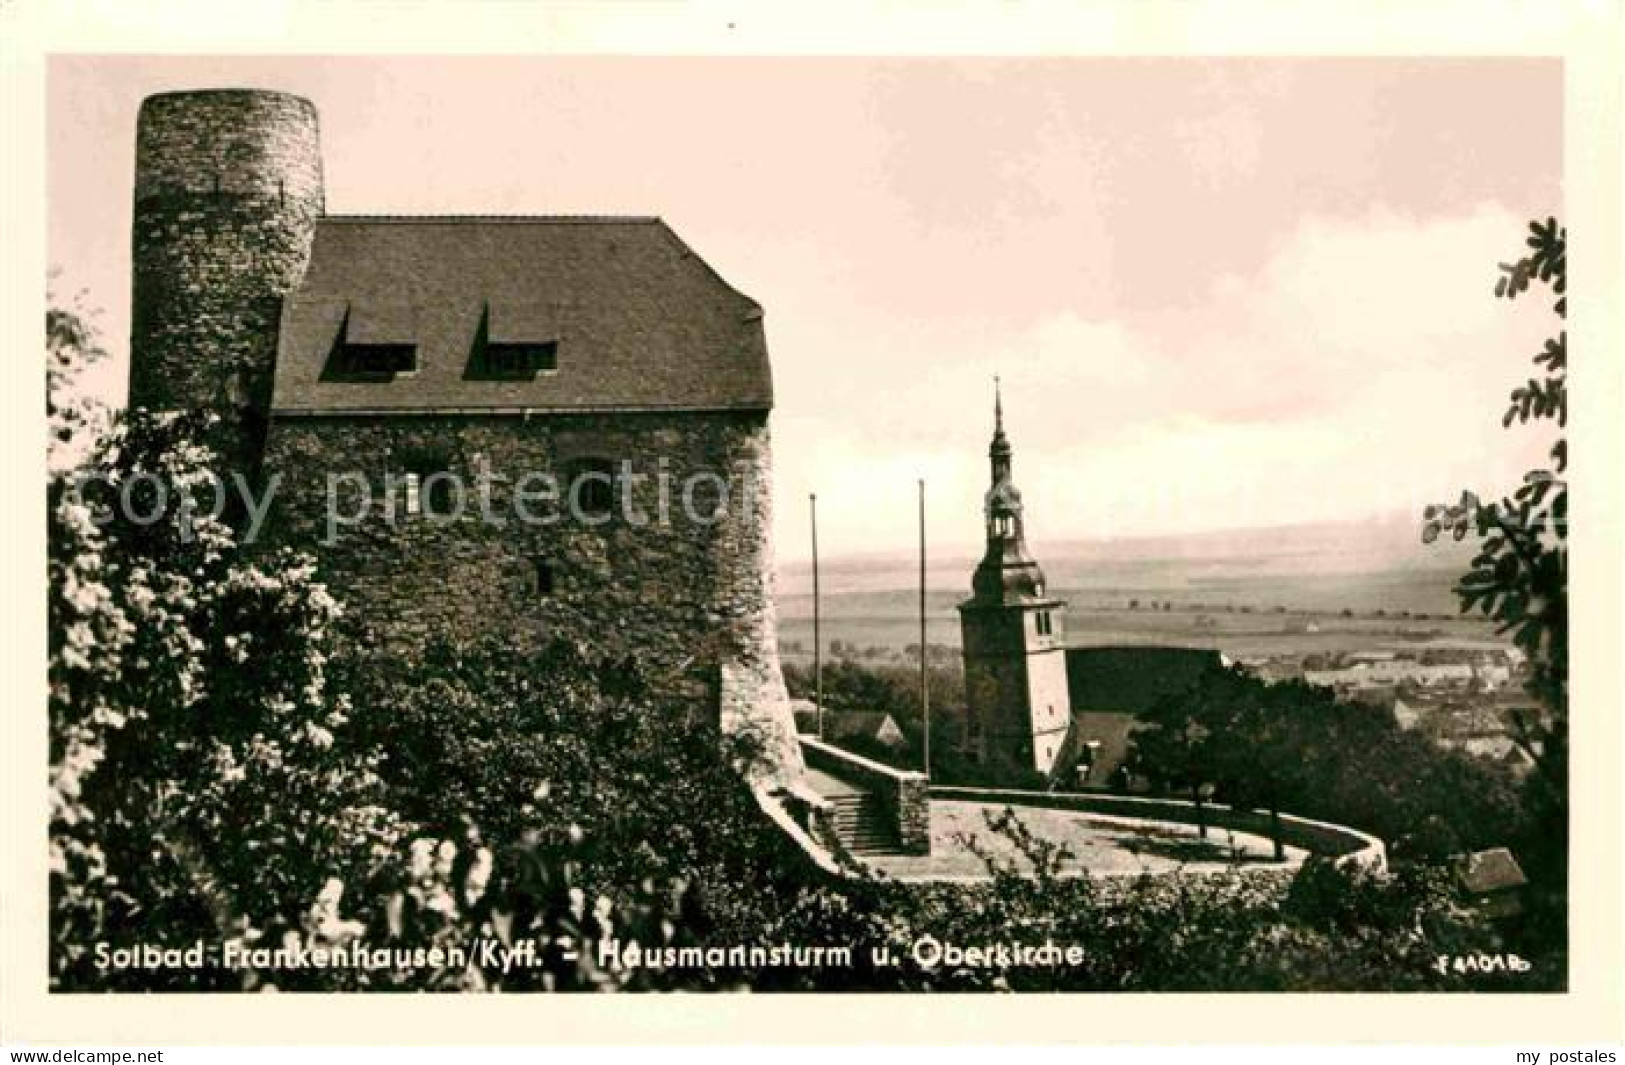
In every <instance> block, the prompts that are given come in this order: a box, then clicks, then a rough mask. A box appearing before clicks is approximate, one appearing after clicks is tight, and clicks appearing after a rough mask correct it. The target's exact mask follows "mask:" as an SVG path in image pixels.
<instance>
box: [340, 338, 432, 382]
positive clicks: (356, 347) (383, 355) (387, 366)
mask: <svg viewBox="0 0 1625 1065" xmlns="http://www.w3.org/2000/svg"><path fill="white" fill-rule="evenodd" d="M415 369H417V349H416V348H414V347H413V346H412V345H411V344H342V345H340V347H339V349H338V351H337V352H336V357H335V358H334V360H333V372H334V374H336V375H337V376H340V377H344V378H349V379H355V380H369V379H385V380H387V379H389V378H392V377H394V376H395V375H396V374H398V373H411V372H412V371H413V370H415Z"/></svg>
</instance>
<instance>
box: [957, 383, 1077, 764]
mask: <svg viewBox="0 0 1625 1065" xmlns="http://www.w3.org/2000/svg"><path fill="white" fill-rule="evenodd" d="M993 419H994V429H993V444H992V446H991V447H990V448H989V451H988V457H989V459H990V460H991V464H992V478H991V482H992V483H991V485H990V487H989V488H988V491H987V496H986V500H985V506H984V517H985V520H986V523H987V549H986V551H985V552H984V553H983V555H982V561H981V563H980V564H978V565H977V567H976V574H975V576H974V577H973V578H972V581H971V588H972V591H973V593H974V594H972V596H971V598H969V599H967V600H965V601H964V602H963V603H961V604H960V605H959V623H960V630H961V633H962V636H963V642H964V655H965V699H966V704H967V706H966V709H967V713H966V735H965V746H966V749H967V751H968V752H969V754H970V756H971V757H972V758H973V759H976V760H977V761H979V762H981V763H982V764H983V765H985V766H987V768H988V770H989V771H990V773H993V774H1006V775H1008V774H1012V773H1013V774H1017V775H1030V774H1032V773H1035V772H1036V773H1041V774H1046V775H1047V774H1048V773H1049V772H1050V771H1051V769H1053V768H1054V765H1055V761H1056V758H1057V756H1058V755H1059V754H1060V753H1061V747H1062V744H1063V742H1064V741H1065V739H1066V735H1067V731H1068V729H1069V728H1070V725H1071V719H1072V710H1071V700H1070V698H1069V697H1068V694H1067V677H1066V641H1065V638H1064V636H1065V629H1064V625H1063V613H1064V610H1065V606H1066V604H1065V603H1063V602H1062V601H1061V600H1059V599H1055V598H1053V597H1051V596H1049V595H1048V594H1047V593H1046V590H1045V586H1044V573H1043V571H1042V570H1040V569H1039V568H1038V563H1037V562H1036V561H1035V560H1034V559H1033V557H1032V555H1031V554H1029V553H1028V551H1027V544H1026V541H1025V539H1024V534H1023V530H1022V504H1021V493H1020V492H1019V491H1017V489H1016V486H1015V483H1014V482H1013V481H1012V480H1011V477H1010V457H1011V450H1010V441H1009V439H1008V438H1006V437H1005V435H1004V405H1003V401H1002V398H1001V397H1000V396H999V394H998V391H997V386H996V383H995V391H994V400H993Z"/></svg>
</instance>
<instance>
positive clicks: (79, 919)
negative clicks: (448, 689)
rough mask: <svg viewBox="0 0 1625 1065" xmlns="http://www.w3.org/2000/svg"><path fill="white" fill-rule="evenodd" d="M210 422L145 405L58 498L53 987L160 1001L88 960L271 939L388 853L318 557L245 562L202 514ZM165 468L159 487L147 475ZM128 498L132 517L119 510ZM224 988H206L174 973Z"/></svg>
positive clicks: (53, 618)
mask: <svg viewBox="0 0 1625 1065" xmlns="http://www.w3.org/2000/svg"><path fill="white" fill-rule="evenodd" d="M196 422H197V419H189V418H157V417H153V416H149V415H146V414H144V413H141V412H134V413H131V414H129V415H127V416H125V417H124V418H122V419H121V420H120V422H119V423H118V424H117V426H116V428H115V429H114V431H113V432H112V433H111V435H109V436H108V437H107V438H106V439H105V441H104V442H103V443H102V444H101V446H100V447H98V448H96V449H95V450H94V452H93V453H92V455H91V457H90V459H89V460H88V461H89V465H88V467H85V468H82V469H81V470H80V471H78V472H80V473H83V472H94V473H95V474H97V475H98V476H99V478H100V480H99V481H98V482H97V483H96V484H95V486H94V488H86V487H84V486H83V484H82V482H81V481H80V480H78V479H77V477H76V474H75V473H74V472H63V473H61V474H59V475H57V476H55V477H53V479H52V480H51V482H50V485H49V507H50V530H49V534H50V535H49V562H48V564H49V569H50V589H51V590H50V605H49V631H50V663H49V678H50V720H51V767H50V793H51V827H50V840H51V876H52V904H53V924H52V934H53V942H54V946H55V950H54V953H53V976H54V979H55V981H56V983H57V985H58V986H61V987H64V988H83V987H93V986H113V987H118V986H125V985H126V983H127V982H128V981H129V980H137V981H138V983H139V986H142V987H151V986H154V985H153V983H152V981H153V979H154V977H153V976H152V974H150V973H147V974H139V975H120V974H119V973H117V972H109V971H106V970H104V969H101V968H98V967H96V966H95V965H94V959H93V958H92V957H91V954H92V950H93V946H94V945H95V944H98V943H101V944H106V945H109V946H111V947H113V948H117V947H118V946H120V945H124V944H131V945H133V944H138V943H139V944H147V945H152V946H168V945H185V944H190V943H192V942H194V941H196V940H199V939H207V940H209V941H211V942H222V941H225V940H228V939H242V938H245V937H247V938H256V937H260V936H265V935H275V934H277V933H278V932H279V931H280V930H282V929H285V928H291V927H295V926H297V925H298V924H299V922H300V920H301V917H300V915H301V914H302V913H303V912H304V910H305V909H306V908H307V907H308V906H309V905H310V903H311V901H312V899H313V898H315V897H316V896H317V894H318V892H319V891H320V890H321V888H322V885H323V884H324V883H325V882H326V881H327V880H328V879H329V878H331V877H333V876H335V875H343V876H349V875H353V874H354V872H355V871H356V870H358V869H366V868H369V867H371V866H374V865H377V864H378V863H380V862H381V861H382V859H383V858H384V857H385V856H386V855H387V854H389V853H390V851H391V849H392V847H393V845H394V842H395V839H396V837H397V835H398V833H399V831H400V829H399V826H398V825H397V823H396V819H395V818H394V816H393V815H392V814H390V813H389V812H388V811H386V810H385V809H384V807H383V805H382V804H381V799H382V796H383V792H382V788H381V782H380V780H379V778H378V776H377V775H376V773H375V772H374V763H375V762H376V757H375V756H374V755H373V754H371V753H369V752H366V751H363V750H360V749H358V748H356V747H355V746H354V745H353V744H349V743H346V742H345V741H344V736H345V728H344V725H345V723H346V719H347V716H348V712H349V706H348V703H347V701H346V700H345V699H343V698H342V697H341V696H338V695H336V694H334V693H333V692H331V691H330V689H329V686H328V678H327V671H328V661H329V657H330V655H331V653H332V647H333V626H334V623H335V621H336V619H337V617H338V614H339V608H338V604H337V603H336V602H335V601H334V600H333V598H332V597H331V596H330V595H329V594H328V593H327V590H326V589H325V588H324V587H323V586H322V585H321V584H320V583H319V582H318V581H317V580H316V575H315V567H314V564H313V563H312V562H311V560H310V559H308V558H305V557H301V556H297V555H293V554H277V555H271V556H268V557H263V558H255V559H250V558H247V557H244V556H243V554H242V553H241V552H240V551H239V550H238V549H237V546H236V544H235V541H234V538H233V534H232V531H231V529H230V528H229V527H228V526H227V525H225V524H224V523H222V522H219V521H217V520H214V519H210V518H208V517H207V516H204V515H197V514H189V515H183V514H181V513H180V512H179V511H178V510H171V511H169V512H166V513H163V514H162V516H161V517H158V518H156V519H155V520H152V521H136V520H133V519H132V518H131V517H130V516H129V515H130V514H132V513H134V514H138V515H141V516H143V518H144V517H146V516H147V515H150V514H155V513H158V511H157V510H154V509H151V508H150V507H149V504H152V505H155V504H156V502H157V500H156V499H140V498H139V497H140V495H141V493H142V492H143V491H148V490H151V486H152V485H154V484H159V483H161V484H165V485H168V486H170V488H171V489H172V491H171V492H170V498H174V499H178V498H180V492H181V491H182V490H184V489H186V488H188V487H195V486H197V485H199V484H200V483H201V481H202V480H203V479H205V478H207V477H208V476H209V466H210V462H211V459H212V456H210V455H209V453H208V452H207V451H206V450H204V449H202V448H200V447H198V446H197V445H195V444H193V443H191V442H190V441H192V440H194V439H196V435H197V431H198V425H197V424H196ZM144 474H152V475H155V477H156V478H157V479H156V480H150V479H146V478H144V477H142V476H141V475H144ZM126 491H128V492H129V494H130V497H131V498H132V499H138V505H137V506H133V507H115V506H110V505H108V504H109V503H110V502H111V501H112V500H115V499H117V498H118V497H119V496H120V494H122V493H125V492H126ZM161 979H162V980H163V981H164V983H163V986H169V984H170V983H174V984H177V985H179V986H185V987H199V986H212V983H213V981H212V978H211V977H210V976H208V974H207V973H204V972H198V971H192V970H186V971H176V972H172V973H168V974H167V975H166V976H164V977H162V978H161Z"/></svg>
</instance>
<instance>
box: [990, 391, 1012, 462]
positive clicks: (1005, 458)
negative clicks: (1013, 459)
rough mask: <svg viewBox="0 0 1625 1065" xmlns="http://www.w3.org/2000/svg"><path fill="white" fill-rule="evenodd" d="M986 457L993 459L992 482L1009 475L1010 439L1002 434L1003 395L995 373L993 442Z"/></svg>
mask: <svg viewBox="0 0 1625 1065" xmlns="http://www.w3.org/2000/svg"><path fill="white" fill-rule="evenodd" d="M988 457H989V458H991V459H992V460H993V483H995V484H997V483H998V482H1000V481H1002V480H1004V479H1006V478H1007V477H1009V476H1010V441H1009V440H1008V439H1007V438H1006V437H1005V435H1004V395H1003V393H1002V391H1001V390H1000V388H999V378H998V376H997V375H994V378H993V443H992V445H991V446H990V447H989V448H988Z"/></svg>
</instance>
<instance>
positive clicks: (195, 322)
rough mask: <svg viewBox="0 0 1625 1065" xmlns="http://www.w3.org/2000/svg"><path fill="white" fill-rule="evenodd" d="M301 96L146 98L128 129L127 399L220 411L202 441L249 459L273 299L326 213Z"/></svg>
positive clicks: (265, 379) (233, 460)
mask: <svg viewBox="0 0 1625 1065" xmlns="http://www.w3.org/2000/svg"><path fill="white" fill-rule="evenodd" d="M322 205H323V194H322V172H321V151H320V146H319V138H318V133H317V126H316V112H315V109H314V108H313V107H312V106H311V104H310V103H309V102H308V101H305V100H302V99H300V98H298V97H295V96H288V95H285V94H282V93H273V92H262V91H258V90H213V91H206V92H187V93H165V94H162V95H158V96H152V97H149V98H147V100H146V101H144V102H143V104H142V106H141V113H140V117H139V119H138V123H137V131H136V168H135V212H134V229H133V243H132V248H131V253H132V271H133V275H134V276H133V280H134V295H133V300H132V306H131V312H132V313H131V336H130V350H131V353H132V358H131V374H130V405H131V406H132V407H146V408H150V409H155V410H195V409H207V410H211V411H214V412H216V413H218V414H220V415H221V417H222V425H221V428H220V431H219V435H218V436H217V437H216V438H215V439H214V440H213V441H212V442H213V443H214V444H216V446H217V447H219V448H221V449H222V451H223V452H224V455H225V458H226V461H227V464H228V465H229V466H231V467H232V468H238V469H250V470H251V469H253V467H254V465H255V463H256V461H257V459H258V456H259V451H260V444H261V438H262V437H263V433H264V426H265V419H264V412H265V411H266V410H267V409H268V408H269V406H270V399H271V375H272V373H273V370H274V368H275V364H276V343H277V330H278V321H279V317H280V314H281V305H282V297H283V296H284V295H286V294H287V293H288V292H290V291H291V290H292V289H293V288H294V286H296V285H297V284H298V283H299V280H300V278H301V277H302V276H303V275H304V271H305V268H306V266H307V265H308V263H309V258H310V247H311V240H312V238H313V236H314V233H315V224H316V219H317V218H318V217H319V216H320V215H321V213H322Z"/></svg>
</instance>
